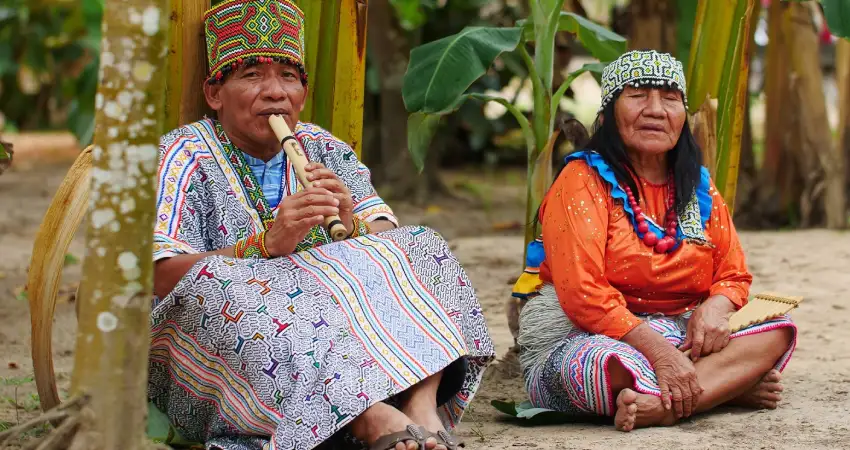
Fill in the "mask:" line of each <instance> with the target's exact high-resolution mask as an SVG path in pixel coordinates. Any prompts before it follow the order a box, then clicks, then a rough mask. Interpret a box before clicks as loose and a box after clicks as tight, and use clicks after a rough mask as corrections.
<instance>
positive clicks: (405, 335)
mask: <svg viewBox="0 0 850 450" xmlns="http://www.w3.org/2000/svg"><path fill="white" fill-rule="evenodd" d="M294 135H295V136H296V138H297V139H298V140H299V141H300V142H301V144H302V146H303V147H304V149H305V152H306V153H307V156H308V159H310V160H311V161H317V162H322V163H323V164H324V165H325V166H326V167H328V168H329V169H330V170H333V171H334V172H335V173H337V175H338V176H340V178H341V179H342V181H343V182H344V183H345V184H346V185H347V186H348V188H349V189H350V190H351V193H352V200H353V202H354V213H355V215H357V217H358V218H359V219H360V220H362V221H364V222H371V221H374V220H376V219H381V218H382V219H387V220H390V221H392V222H394V223H396V225H397V220H396V218H395V216H394V215H393V213H392V210H391V209H390V208H389V207H388V206H387V205H386V204H385V203H384V202H383V200H381V199H380V197H378V196H377V194H376V193H375V190H374V187H373V186H372V184H371V182H370V174H369V170H368V169H367V168H366V167H365V166H364V165H363V164H361V163H360V162H359V161H358V160H357V158H356V156H355V154H354V152H353V151H351V147H349V146H347V145H346V144H344V143H342V142H340V141H339V140H338V139H336V138H334V137H333V136H332V135H330V133H328V132H327V131H325V130H323V129H321V128H319V127H316V126H314V125H310V124H303V123H299V124H298V125H297V126H296V127H295V132H294ZM244 180H250V178H248V179H240V178H239V177H238V176H237V171H236V170H234V167H233V165H232V160H231V159H228V158H227V156H226V152H225V151H224V150H223V148H222V145H221V142H219V139H218V136H217V134H216V123H215V121H214V120H212V119H205V120H202V121H200V122H196V123H193V124H191V125H187V126H184V127H181V128H179V129H178V130H175V131H174V132H171V133H169V134H167V135H166V136H164V137H163V138H162V139H161V142H160V168H159V191H158V193H157V222H156V225H155V236H154V241H155V244H154V259H162V258H166V257H169V256H175V255H180V254H187V253H202V252H207V251H212V250H215V249H220V248H225V247H228V246H230V245H233V244H234V243H235V242H236V241H237V240H239V239H241V238H242V237H244V236H247V235H250V234H253V233H255V232H257V230H262V229H263V226H264V224H263V222H262V219H261V215H260V214H259V213H258V212H257V210H256V207H257V205H258V204H259V205H262V204H263V203H264V202H252V201H251V200H249V198H248V197H249V195H248V192H249V191H250V192H256V191H254V190H249V189H246V187H245V186H244V185H243V182H244ZM281 182H282V184H283V185H284V186H283V195H284V196H286V195H291V194H293V193H295V192H298V191H300V190H302V189H303V186H301V185H300V184H299V183H298V181H297V177H296V176H295V172H294V168H292V167H291V164H288V165H287V168H286V170H285V172H284V177H283V180H282V181H281ZM257 195H262V191H260V192H259V194H257ZM266 203H267V202H266ZM277 212H278V210H277V209H275V210H274V211H273V214H277ZM310 239H311V237H310V236H308V237H307V238H306V239H305V242H306V241H309V240H310ZM305 247H306V249H305V250H304V251H299V252H296V253H292V254H290V255H287V256H283V257H278V258H271V259H261V258H258V259H236V258H233V257H228V256H210V257H207V258H205V259H203V260H201V261H199V262H198V263H197V264H195V265H194V266H193V267H192V268H191V269H189V271H188V273H187V274H186V275H184V276H183V277H182V279H181V280H180V281H179V282H178V284H177V285H176V286H175V288H174V289H173V290H172V292H171V293H169V294H168V295H167V296H166V297H164V298H155V299H154V305H153V308H152V311H151V353H150V365H149V382H148V396H149V398H150V400H151V401H152V402H153V403H154V404H155V405H156V407H157V409H159V410H160V411H162V412H163V413H164V414H165V415H166V416H167V417H168V418H169V420H170V421H171V424H172V425H173V426H174V427H175V428H176V429H178V430H179V431H180V434H181V435H182V436H184V437H185V438H186V439H188V440H190V441H193V442H206V443H207V448H216V447H220V448H225V449H227V450H237V449H238V450H266V449H268V450H276V449H287V450H288V449H313V448H315V447H317V446H318V445H320V444H321V443H323V442H325V441H328V440H329V439H330V438H332V437H333V438H334V439H336V438H337V437H339V436H343V437H349V436H348V435H347V431H346V426H347V425H348V424H349V423H350V422H351V421H352V420H353V419H354V418H356V417H357V416H358V415H360V414H361V413H362V412H363V411H365V410H366V409H367V408H369V407H370V406H372V405H374V404H376V403H377V402H381V401H387V402H391V403H392V402H393V401H395V399H396V398H397V395H398V394H399V393H401V392H403V391H404V390H406V389H407V388H409V387H410V386H412V385H414V384H416V383H418V382H420V381H422V380H424V379H425V378H427V377H429V376H431V375H433V374H435V373H438V372H440V371H443V373H444V376H443V384H442V385H441V391H442V392H443V393H444V394H445V395H443V396H442V398H441V400H440V402H439V403H440V404H439V406H438V410H437V414H438V415H439V417H440V418H441V419H442V421H443V423H444V424H445V426H446V427H447V429H449V430H451V429H454V428H455V427H456V426H457V425H458V423H459V422H460V420H461V418H462V416H463V413H464V411H465V409H466V407H467V406H468V404H469V402H470V401H472V399H473V397H474V395H475V393H476V391H477V389H478V386H479V385H480V381H481V377H482V375H483V374H484V370H485V368H486V367H487V366H488V365H489V364H490V362H491V361H492V360H493V359H494V357H495V351H494V347H493V342H492V340H491V338H490V335H489V333H488V330H487V326H486V323H485V320H484V317H483V314H482V308H481V305H480V304H479V302H478V300H477V298H476V295H475V289H474V288H473V287H472V285H471V283H470V281H469V279H468V277H467V275H466V273H465V272H464V270H463V268H462V267H461V266H460V263H459V262H458V261H457V259H456V258H455V256H454V255H453V254H452V252H451V250H450V249H449V248H448V244H447V243H446V242H445V241H444V240H443V239H442V238H441V237H440V235H439V234H438V233H437V232H435V231H433V230H431V229H428V228H425V227H418V226H406V227H401V228H396V229H393V230H390V231H386V232H382V233H375V234H369V235H366V236H362V237H357V238H350V239H346V240H343V241H340V242H330V243H325V244H323V245H316V244H314V243H310V244H308V245H306V246H305ZM346 448H358V447H346Z"/></svg>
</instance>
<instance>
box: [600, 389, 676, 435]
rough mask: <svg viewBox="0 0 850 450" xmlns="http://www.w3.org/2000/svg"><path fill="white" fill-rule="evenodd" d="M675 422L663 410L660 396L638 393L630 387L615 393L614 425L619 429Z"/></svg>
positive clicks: (628, 429)
mask: <svg viewBox="0 0 850 450" xmlns="http://www.w3.org/2000/svg"><path fill="white" fill-rule="evenodd" d="M675 422H676V419H675V418H674V417H673V415H672V413H671V412H669V411H665V410H664V405H662V404H661V397H656V396H654V395H648V394H638V393H637V392H635V391H633V390H631V389H623V390H622V391H620V394H619V395H617V413H616V415H615V416H614V426H615V427H617V429H618V430H620V431H625V432H629V431H632V430H634V429H635V428H643V427H649V426H653V425H661V426H669V425H673V424H674V423H675Z"/></svg>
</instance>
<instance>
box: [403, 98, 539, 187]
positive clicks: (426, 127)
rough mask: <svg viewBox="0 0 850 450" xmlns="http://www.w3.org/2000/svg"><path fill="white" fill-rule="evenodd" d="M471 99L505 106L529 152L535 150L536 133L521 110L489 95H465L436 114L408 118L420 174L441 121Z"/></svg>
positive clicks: (410, 146)
mask: <svg viewBox="0 0 850 450" xmlns="http://www.w3.org/2000/svg"><path fill="white" fill-rule="evenodd" d="M469 99H473V100H479V101H482V102H496V103H499V104H501V105H502V106H504V107H505V108H506V109H507V110H508V112H509V113H511V115H513V116H514V118H515V119H516V120H517V123H519V127H520V129H521V130H522V134H523V137H524V138H525V144H526V147H528V149H529V151H531V150H532V149H533V148H534V133H533V132H532V131H531V125H530V124H529V122H528V119H527V118H526V117H525V116H524V115H523V114H522V111H520V110H519V108H517V107H516V106H514V105H513V104H511V102H509V101H508V100H505V99H504V98H501V97H496V96H492V95H487V94H465V95H461V96H460V97H458V98H457V99H456V100H455V102H454V103H452V104H451V105H449V107H448V108H446V109H444V110H442V111H438V112H436V113H413V114H411V115H410V116H409V117H408V118H407V145H408V151H410V156H411V157H412V158H413V164H414V165H415V166H416V168H417V169H418V170H419V171H420V172H421V171H422V169H423V168H424V167H425V156H426V155H427V153H428V147H429V146H430V145H431V139H432V138H433V137H434V133H436V131H437V126H438V125H439V123H440V119H441V118H442V117H443V116H445V115H447V114H451V113H453V112H455V111H457V110H458V109H459V108H460V107H461V106H462V105H463V103H464V102H466V101H467V100H469Z"/></svg>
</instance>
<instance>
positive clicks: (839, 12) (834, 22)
mask: <svg viewBox="0 0 850 450" xmlns="http://www.w3.org/2000/svg"><path fill="white" fill-rule="evenodd" d="M821 4H822V5H823V14H824V15H825V16H826V24H827V25H829V31H830V32H831V33H832V34H834V35H836V36H841V37H843V38H845V39H850V2H848V1H847V0H821Z"/></svg>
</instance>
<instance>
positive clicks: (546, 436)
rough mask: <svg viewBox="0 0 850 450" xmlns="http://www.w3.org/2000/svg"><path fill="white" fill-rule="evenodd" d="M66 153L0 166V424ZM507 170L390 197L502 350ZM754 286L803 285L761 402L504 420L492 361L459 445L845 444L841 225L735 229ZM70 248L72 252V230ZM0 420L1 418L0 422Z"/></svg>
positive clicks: (26, 396) (509, 230) (517, 251)
mask: <svg viewBox="0 0 850 450" xmlns="http://www.w3.org/2000/svg"><path fill="white" fill-rule="evenodd" d="M67 167H68V165H67V164H54V165H51V166H48V167H40V168H31V169H29V170H27V171H26V172H14V171H13V172H10V173H6V174H4V175H3V176H2V177H0V426H2V425H3V423H4V422H5V423H6V425H7V426H8V425H9V424H16V423H19V422H20V421H22V420H25V419H27V418H29V417H32V416H34V415H35V414H37V412H38V400H37V396H35V394H34V393H35V383H34V382H32V381H31V377H32V363H31V360H30V325H29V324H30V321H29V312H28V306H27V302H26V299H25V297H23V295H22V294H21V292H20V290H21V288H22V287H23V285H24V283H25V281H26V270H27V264H28V262H29V258H30V253H31V246H32V241H33V238H34V236H35V233H36V230H37V228H38V225H39V223H40V221H41V217H42V215H43V214H44V211H45V210H46V208H47V206H48V203H49V202H50V199H51V197H52V195H53V193H54V192H55V190H56V188H57V186H58V185H59V183H60V182H61V180H62V177H63V176H64V174H65V170H66V169H67ZM520 182H521V177H519V176H518V175H516V174H510V173H508V174H501V175H499V176H495V175H493V176H486V175H481V174H478V175H476V176H470V175H469V174H464V175H456V176H454V177H451V178H450V179H449V184H450V185H451V187H452V188H453V189H455V190H456V191H458V192H461V193H462V195H464V196H465V197H466V198H471V199H472V200H464V199H458V200H453V201H445V202H442V203H440V204H438V205H429V207H427V208H414V207H411V206H406V205H395V206H397V208H396V209H397V212H398V213H399V215H400V216H401V218H402V220H403V221H404V222H406V223H413V222H417V223H422V224H426V225H429V226H432V227H434V228H436V229H438V230H440V231H441V232H442V233H443V234H444V235H445V237H446V238H447V239H449V240H450V242H451V244H452V247H453V248H454V251H455V252H456V254H457V255H458V257H459V258H460V260H461V261H462V262H463V263H464V265H465V267H466V268H467V270H468V271H469V274H470V277H471V279H472V281H473V283H474V285H475V286H476V288H477V290H478V293H479V298H480V300H481V303H482V305H483V306H484V309H485V314H486V315H487V317H488V324H489V328H490V332H491V334H492V335H493V338H494V340H495V342H496V347H497V350H498V352H499V355H500V356H502V355H503V354H504V353H505V352H506V351H507V350H508V348H509V347H510V346H511V344H512V337H511V335H510V333H509V331H508V328H507V320H506V318H505V314H504V304H505V300H506V299H507V298H508V296H509V294H510V289H511V285H510V282H511V280H512V279H513V278H514V277H515V276H516V275H517V274H518V270H520V269H521V267H520V258H521V255H522V238H521V236H520V234H519V233H520V222H521V221H517V219H518V218H521V217H522V211H521V208H520V206H519V205H520V202H519V199H520V197H521V189H520V188H519V183H520ZM742 239H743V242H744V246H745V248H746V250H747V254H748V258H749V263H750V268H751V270H752V271H753V272H754V274H755V278H756V282H755V286H754V291H756V292H759V291H767V290H773V291H779V292H783V293H788V294H795V295H803V296H805V298H806V301H805V302H804V303H803V305H802V306H801V307H800V308H799V309H798V310H797V311H795V312H794V314H793V317H794V319H795V321H796V323H797V325H798V326H799V329H800V333H799V343H798V347H797V351H796V352H795V354H794V358H793V359H792V361H791V363H790V365H789V367H788V369H787V371H786V373H785V377H786V378H785V380H786V396H785V400H784V402H783V403H782V405H781V407H780V408H779V409H778V410H776V411H771V412H746V411H741V410H732V409H728V410H719V411H716V412H713V413H711V414H707V415H704V416H700V417H698V418H695V419H692V420H689V421H686V422H684V423H681V424H679V425H678V426H676V427H673V428H667V429H650V430H639V431H637V432H633V433H630V434H623V433H619V432H616V431H614V430H613V428H612V427H611V426H605V425H559V426H545V427H525V426H522V424H519V423H517V422H513V421H511V420H508V419H509V418H508V417H507V416H504V415H503V414H501V413H499V412H498V411H496V410H495V409H494V408H493V407H492V406H490V401H491V400H494V399H500V400H517V401H521V400H523V399H524V393H523V387H522V383H521V381H520V380H519V379H517V378H512V377H506V376H505V374H504V371H503V370H500V367H503V366H500V365H499V364H498V363H497V364H496V365H495V366H494V367H493V369H492V370H491V371H489V372H488V374H487V375H486V378H485V383H484V385H483V386H482V389H481V390H480V391H479V393H478V395H477V396H476V398H475V400H474V401H473V404H472V407H471V408H470V410H469V412H468V413H467V415H466V416H465V419H464V422H463V424H462V426H461V429H460V435H461V436H462V437H463V438H464V439H465V440H466V443H467V448H468V449H490V448H493V449H496V448H535V449H556V448H586V449H604V448H638V449H645V448H647V449H648V448H807V449H813V448H818V449H820V448H840V447H846V446H848V445H850V444H847V442H848V441H849V440H850V423H848V421H847V419H846V418H847V415H846V414H848V393H850V356H848V353H847V352H846V351H844V344H842V342H846V341H848V340H850V327H848V319H850V304H848V301H847V299H846V298H845V296H846V295H847V292H848V290H850V274H848V269H847V267H848V265H850V234H848V233H833V232H827V231H822V230H807V231H792V232H744V233H742ZM70 253H71V254H72V255H75V256H76V257H78V258H79V257H81V256H82V254H83V245H82V235H81V234H78V236H77V238H76V240H75V241H74V243H73V244H72V246H71V249H70ZM79 277H80V265H79V263H75V261H73V258H71V260H70V261H69V265H68V267H67V268H66V270H65V273H64V276H63V281H64V282H65V283H66V284H67V286H68V287H69V289H67V291H68V292H72V291H73V289H72V288H73V286H74V285H75V283H76V282H78V280H79ZM75 327H76V321H75V318H74V305H73V303H72V302H70V301H69V300H68V296H67V295H65V296H64V297H63V299H62V301H61V302H60V304H59V305H58V306H57V309H56V320H55V327H54V330H55V331H54V354H55V363H56V372H57V376H58V378H59V382H60V386H61V387H62V388H66V387H67V385H68V382H69V379H70V370H71V368H72V363H73V349H74V333H75ZM0 429H2V428H0Z"/></svg>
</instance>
